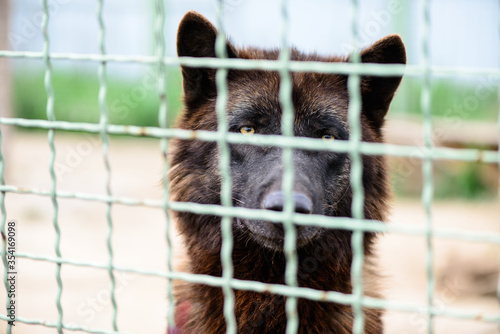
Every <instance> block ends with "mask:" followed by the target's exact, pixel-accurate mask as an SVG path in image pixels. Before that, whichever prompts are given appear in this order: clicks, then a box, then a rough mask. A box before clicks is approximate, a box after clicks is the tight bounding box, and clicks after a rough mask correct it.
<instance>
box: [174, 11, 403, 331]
mask: <svg viewBox="0 0 500 334" xmlns="http://www.w3.org/2000/svg"><path fill="white" fill-rule="evenodd" d="M215 34H216V31H215V28H213V26H212V25H211V24H210V23H209V22H208V21H207V20H206V19H205V18H204V17H203V16H201V15H199V14H198V13H195V12H189V13H188V14H186V16H185V17H184V19H183V21H182V22H181V25H180V27H179V35H178V41H177V46H178V53H179V55H180V56H195V57H214V56H215V51H214V47H213V43H214V40H215ZM227 51H228V56H229V57H230V58H236V57H238V58H244V59H271V60H272V59H277V58H278V55H279V52H278V51H273V50H271V51H265V50H259V49H253V48H247V49H236V48H234V47H233V46H232V45H231V44H228V45H227ZM361 56H362V61H363V62H370V63H405V61H406V58H405V52H404V46H403V44H402V42H401V40H400V38H399V37H398V36H395V35H392V36H388V37H386V38H385V39H382V40H381V41H379V42H377V43H376V44H375V45H374V46H372V47H370V48H368V49H366V50H364V51H363V52H362V53H361ZM291 58H292V59H293V60H297V61H306V60H307V61H322V62H339V61H346V59H345V58H340V57H330V58H327V57H320V56H318V55H305V54H302V53H300V52H298V51H297V50H292V53H291ZM182 69H183V77H184V93H185V105H186V108H185V111H184V113H183V114H182V115H181V117H180V119H179V123H178V125H179V127H180V128H183V129H190V130H209V131H216V130H217V120H216V115H215V99H216V88H215V82H214V78H215V70H213V69H200V68H192V67H187V66H186V67H183V68H182ZM400 80H401V77H389V78H387V77H386V78H382V77H366V76H365V77H363V79H362V87H361V90H362V96H363V110H362V117H361V126H362V138H363V140H364V141H367V142H382V140H383V136H382V132H381V127H382V126H383V117H384V116H385V114H386V112H387V109H388V107H389V104H390V102H391V100H392V97H393V94H394V92H395V90H396V88H397V86H398V85H399V82H400ZM292 81H293V90H292V91H293V93H292V100H293V104H294V110H295V117H296V119H295V124H296V125H295V132H296V135H297V136H309V135H308V133H307V131H308V130H307V129H308V128H307V126H306V125H304V124H308V122H312V123H314V122H315V120H317V119H319V120H321V117H322V116H321V115H322V113H324V111H325V110H327V111H329V112H333V113H334V114H335V117H336V122H338V123H339V124H340V125H341V126H344V127H345V128H346V129H347V128H348V127H347V108H348V103H349V99H348V92H347V78H346V76H342V75H332V74H317V73H293V74H292ZM279 84H280V78H279V75H278V73H276V72H266V71H259V70H249V71H236V70H231V71H230V72H229V75H228V89H229V96H230V98H229V103H228V106H227V109H228V110H229V117H237V112H236V111H235V112H234V114H232V112H231V110H239V109H241V108H242V106H245V107H253V108H256V107H262V106H265V110H264V111H263V112H262V113H261V115H263V116H262V117H264V118H265V119H266V121H267V120H268V118H269V119H271V120H274V119H276V117H278V120H279V115H280V114H281V106H280V102H279ZM271 113H272V114H271ZM276 115H278V116H276ZM277 128H278V130H277V131H279V124H278V125H277ZM263 134H265V133H263ZM270 134H275V133H270ZM248 150H250V149H248ZM251 150H253V151H249V152H257V153H258V154H268V153H269V152H271V151H270V150H269V149H267V148H259V147H253V148H252V149H251ZM266 150H267V151H266ZM244 152H247V151H244ZM278 153H279V152H278ZM300 154H303V155H304V156H307V155H308V154H309V155H310V154H312V153H310V152H300ZM334 157H336V159H338V161H340V162H342V163H343V165H342V168H344V169H345V170H346V172H345V173H343V174H340V175H339V176H338V177H336V182H337V183H338V184H337V186H336V187H334V188H335V189H337V188H338V189H340V190H338V191H341V193H336V191H337V190H335V189H333V190H332V189H327V190H325V194H321V196H320V198H322V200H321V203H320V204H321V205H320V206H321V208H320V209H318V210H322V211H321V212H320V214H326V215H335V216H341V217H351V200H352V191H351V189H350V187H349V167H350V162H349V158H348V156H347V155H340V154H339V155H335V156H334ZM318 159H319V158H318ZM218 160H219V159H218V149H217V145H216V144H215V143H213V142H203V141H185V140H176V141H175V142H174V150H173V152H172V170H171V173H170V178H171V187H172V196H173V200H175V201H181V202H194V203H204V204H220V187H221V183H220V175H219V166H218V163H219V161H218ZM340 162H339V164H340ZM319 173H322V171H319ZM240 174H241V172H238V170H237V169H236V168H234V171H233V173H232V178H233V192H234V193H235V194H238V193H242V189H240V188H241V187H242V186H243V185H244V184H245V183H244V181H241V182H240V181H239V180H240V179H244V178H245V177H246V176H244V175H240ZM363 184H364V188H365V204H364V216H365V218H367V219H374V220H381V221H383V220H385V218H386V212H387V206H388V200H389V197H390V191H389V187H388V183H387V171H386V166H385V161H384V159H383V157H380V156H363ZM245 191H251V189H248V190H245ZM245 191H243V195H241V196H243V197H242V198H243V199H244V197H245ZM234 196H236V197H238V196H237V195H234ZM238 199H239V200H240V201H241V202H244V200H242V199H241V198H240V197H238ZM238 203H239V202H235V205H236V206H238V205H239V204H238ZM247 206H248V205H247ZM176 219H177V223H178V228H179V231H180V233H181V234H182V236H183V237H184V240H185V247H186V251H187V255H188V263H187V264H186V265H187V270H188V271H189V272H192V273H195V274H205V275H213V276H221V274H222V268H221V261H220V248H221V233H220V217H213V216H200V215H195V214H191V213H186V212H177V213H176ZM351 234H352V233H351V232H350V231H345V230H324V231H323V230H322V231H321V233H320V234H319V236H317V237H315V238H314V240H312V241H310V242H307V243H305V244H304V245H303V246H301V247H298V249H297V253H298V257H299V270H298V281H299V285H300V286H302V287H309V288H313V289H318V290H325V291H326V290H331V291H338V292H342V293H346V294H349V293H351V292H352V289H351V277H350V271H351V261H352V249H351V244H350V242H351ZM233 235H234V240H235V244H234V250H233V263H234V277H235V278H238V279H243V280H253V281H259V282H265V283H275V284H284V283H285V282H284V270H285V262H286V261H285V256H284V254H283V252H282V251H277V250H276V249H270V248H269V247H265V246H263V245H262V244H261V243H260V242H259V240H258V239H256V238H253V237H252V235H251V233H249V231H247V230H245V229H244V228H243V229H242V228H241V226H240V225H238V224H237V223H236V222H235V223H234V226H233ZM374 237H375V235H374V234H373V233H365V235H364V246H365V255H366V263H365V274H364V275H365V277H364V281H365V282H364V289H365V295H369V296H378V293H377V292H376V289H375V288H374V287H375V286H376V282H375V281H374V280H375V278H374V276H375V275H374V270H373V269H371V267H372V265H371V263H370V261H371V258H372V244H373V241H374ZM176 289H177V290H176V295H177V298H178V302H179V303H180V302H186V301H188V302H189V304H190V306H191V308H190V312H189V320H188V322H187V323H186V324H183V328H182V329H181V330H182V333H190V334H191V333H192V334H198V333H224V332H225V321H224V317H223V311H222V308H223V305H224V297H223V293H222V291H221V289H220V288H215V287H209V286H205V285H194V284H179V285H178V286H177V288H176ZM235 295H236V305H235V310H234V311H235V315H236V318H237V321H238V333H285V328H286V315H285V309H284V305H285V298H284V297H283V296H280V295H275V294H270V293H255V292H249V291H235ZM298 312H299V317H300V327H299V333H351V331H352V325H353V312H352V309H351V307H350V306H345V305H339V304H334V303H326V302H314V301H310V300H306V299H299V303H298ZM365 333H370V334H372V333H373V334H375V333H382V322H381V312H380V311H379V310H373V309H365Z"/></svg>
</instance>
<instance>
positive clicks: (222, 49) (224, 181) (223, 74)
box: [215, 0, 237, 334]
mask: <svg viewBox="0 0 500 334" xmlns="http://www.w3.org/2000/svg"><path fill="white" fill-rule="evenodd" d="M222 9H223V2H222V1H221V0H219V1H217V23H218V26H219V30H218V33H217V38H216V43H215V54H216V56H217V57H218V58H222V59H225V58H227V48H226V43H227V42H226V37H225V34H224V25H223V20H222V12H223V11H222ZM227 74H228V70H227V69H224V68H221V69H218V70H217V73H216V87H217V101H216V106H215V110H216V113H217V135H218V140H217V146H218V148H219V153H220V157H219V170H220V174H221V191H220V199H221V205H222V207H225V208H231V206H232V201H233V200H232V198H233V196H232V188H233V187H232V181H231V174H230V151H229V144H228V141H227V139H226V137H227V134H228V132H229V131H228V129H229V124H228V122H227V117H226V106H227V101H228V87H227ZM232 221H233V217H231V216H224V217H222V220H221V232H222V246H221V251H220V256H221V264H222V279H223V281H224V283H225V284H224V285H223V286H222V292H223V293H224V308H223V312H224V319H225V320H226V333H230V334H236V331H237V327H236V317H235V315H234V304H235V297H234V291H233V289H232V287H231V285H230V281H231V279H232V278H233V274H234V267H233V258H232V254H233V245H234V240H233V231H232Z"/></svg>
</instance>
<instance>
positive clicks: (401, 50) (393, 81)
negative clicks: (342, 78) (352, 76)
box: [361, 35, 406, 128]
mask: <svg viewBox="0 0 500 334" xmlns="http://www.w3.org/2000/svg"><path fill="white" fill-rule="evenodd" d="M361 61H362V62H363V63H379V64H406V51H405V46H404V44H403V41H402V40H401V37H399V35H389V36H386V37H384V38H382V39H380V40H378V41H377V42H375V43H374V44H373V45H372V46H370V47H368V48H366V49H364V50H363V51H362V52H361ZM401 79H402V76H391V77H387V76H385V77H381V76H363V77H362V81H361V94H362V96H363V114H364V115H365V116H366V117H367V118H368V120H370V122H371V123H372V125H373V126H374V127H375V128H380V127H381V126H382V125H383V122H384V116H385V115H386V114H387V111H388V109H389V105H390V104H391V101H392V98H393V97H394V93H395V92H396V89H397V88H398V86H399V83H400V82H401Z"/></svg>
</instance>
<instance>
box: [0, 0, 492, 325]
mask: <svg viewBox="0 0 500 334" xmlns="http://www.w3.org/2000/svg"><path fill="white" fill-rule="evenodd" d="M153 1H154V5H155V8H156V15H155V26H154V36H155V38H154V40H155V56H153V57H131V56H123V55H110V54H107V53H106V49H105V38H106V28H105V22H104V18H103V7H104V5H105V3H104V0H97V10H96V20H97V21H98V24H99V36H98V38H97V43H98V45H99V50H100V53H99V54H95V55H87V54H86V55H83V54H58V53H51V50H50V36H49V33H48V27H49V25H50V15H49V4H48V0H43V1H42V4H41V5H42V7H43V13H44V16H43V20H42V26H41V28H42V31H43V37H44V46H43V51H42V52H16V51H8V50H0V57H5V58H31V59H39V60H41V61H43V62H44V64H45V81H44V86H45V90H46V94H47V106H46V113H47V119H46V120H28V119H20V118H6V117H1V118H0V124H1V125H4V126H18V127H23V128H36V129H45V130H47V131H48V144H49V147H50V150H51V158H50V163H49V168H48V172H49V174H50V177H51V187H50V189H24V188H20V187H17V186H16V185H10V184H6V183H5V180H4V171H5V167H6V163H7V162H6V161H5V160H4V156H3V154H2V151H1V150H0V209H1V218H0V219H1V221H0V228H1V230H2V232H3V234H4V235H6V220H7V215H8V208H6V206H5V196H6V194H7V193H16V194H36V195H40V196H46V197H49V198H51V200H52V205H53V227H54V230H55V234H56V241H55V244H54V247H55V254H56V256H55V257H48V256H43V255H40V254H31V253H18V254H17V256H18V257H20V258H26V259H31V260H35V261H45V262H50V263H54V264H56V265H57V269H56V273H55V279H56V281H57V285H58V289H57V295H56V296H55V299H54V303H55V304H56V306H57V310H58V318H57V321H55V322H48V321H46V320H44V319H28V318H24V317H21V316H18V317H17V318H16V321H18V322H21V323H26V324H33V325H39V326H45V327H51V328H55V329H56V330H57V332H58V333H63V329H64V330H68V331H82V332H86V333H102V334H112V333H113V334H117V333H125V332H122V331H120V329H119V328H118V318H119V315H120V313H119V308H118V305H117V302H116V300H115V293H114V291H115V273H116V272H129V273H136V274H140V275H145V276H154V277H161V278H164V279H166V280H168V284H167V292H166V295H167V297H168V300H169V304H168V305H169V307H168V317H167V319H168V323H169V324H174V300H173V292H172V281H173V280H182V281H186V282H191V283H201V284H206V285H210V286H215V287H221V288H222V290H223V293H224V297H225V298H224V301H225V302H224V317H225V320H226V325H227V333H232V334H235V333H236V332H237V326H236V325H237V324H236V319H235V315H234V290H235V289H239V290H249V291H256V292H264V291H266V292H271V293H275V294H279V295H282V296H285V297H287V298H286V299H287V302H286V314H287V331H286V332H287V334H293V333H297V331H298V325H299V320H298V316H297V314H298V312H297V301H298V298H305V299H310V300H315V301H328V302H334V303H339V304H345V305H351V306H352V308H353V312H354V314H355V322H354V329H353V331H354V333H358V334H359V333H363V326H364V319H363V307H372V308H380V309H390V310H398V311H405V312H419V313H420V312H422V310H423V312H425V313H426V314H427V315H428V317H429V321H428V328H427V332H428V333H433V321H432V319H433V317H435V316H447V317H454V318H460V319H478V318H481V319H482V320H483V321H486V322H497V323H498V322H500V314H483V313H480V312H479V311H475V310H461V309H454V308H451V307H447V308H441V307H436V306H435V305H433V298H434V274H433V270H432V260H433V248H432V240H433V238H434V237H436V236H439V237H444V238H453V239H459V240H468V241H476V242H488V243H494V244H500V234H491V233H481V232H464V231H460V230H452V229H442V228H441V229H438V228H434V227H433V226H432V215H431V205H432V201H433V179H432V168H433V162H434V161H435V160H437V159H446V160H459V161H481V162H484V163H489V164H499V165H500V154H499V152H498V151H485V150H478V149H451V148H436V147H433V145H432V117H431V112H432V110H431V100H430V98H431V90H430V86H431V76H432V74H433V73H440V74H448V75H449V74H463V75H472V76H481V75H486V74H488V75H492V76H494V77H495V78H498V79H500V70H499V69H488V70H484V69H463V68H444V67H439V68H433V67H431V66H430V63H429V54H430V50H429V28H430V3H431V1H430V0H425V1H424V5H423V7H422V8H423V9H422V10H423V12H422V21H423V28H422V34H421V38H422V40H421V47H422V50H421V51H422V56H423V58H422V59H423V65H421V66H408V68H407V69H406V74H405V75H411V76H418V77H421V78H422V80H423V83H424V85H423V87H424V88H423V90H422V95H421V104H422V107H423V110H424V119H425V123H424V124H425V126H424V138H425V154H424V155H422V156H421V157H419V158H420V159H421V160H423V168H422V173H423V176H424V187H423V191H422V204H423V206H424V208H425V212H426V217H427V224H426V226H425V228H418V227H414V226H401V225H398V226H390V225H386V224H384V223H383V222H377V221H369V220H365V219H363V218H364V217H363V203H364V190H363V185H362V160H361V155H380V154H384V155H389V156H399V157H401V156H406V157H410V156H411V157H414V156H413V153H412V150H413V149H414V148H415V147H412V146H396V145H387V144H372V143H364V142H361V127H360V122H359V119H360V113H361V93H360V79H361V75H369V74H371V75H383V76H391V75H398V74H403V72H404V71H405V69H404V66H401V65H380V64H378V65H374V64H369V65H366V64H361V63H360V57H359V55H358V53H356V52H353V53H352V55H351V58H350V59H351V60H352V61H351V63H335V64H328V63H319V62H318V63H317V62H294V61H291V60H290V53H289V41H288V39H287V38H288V37H287V36H288V26H289V15H288V12H287V9H288V1H287V0H281V2H280V4H281V22H282V26H281V28H282V34H281V46H282V51H281V53H280V57H279V60H277V61H263V60H241V59H227V54H226V48H225V43H226V42H225V31H224V27H223V25H222V22H223V20H222V16H223V10H222V8H223V1H221V0H218V2H217V3H218V10H217V14H218V20H217V22H218V26H219V35H218V36H217V42H216V55H217V58H215V59H194V58H181V59H178V58H173V57H166V56H165V46H166V45H165V36H164V27H165V22H166V11H165V4H164V1H163V0H153ZM351 5H352V27H351V28H352V36H353V37H352V38H353V45H358V43H357V41H358V39H359V32H358V26H359V25H358V20H359V1H358V0H351ZM499 35H500V25H499ZM60 59H66V60H72V61H94V62H100V65H99V68H98V73H97V76H98V79H99V94H98V100H99V106H100V111H101V116H100V121H99V124H91V123H76V122H75V123H69V122H62V121H57V120H56V119H55V113H54V103H55V101H56V100H57V96H55V95H54V91H53V87H52V62H53V61H56V60H60ZM110 62H129V63H145V64H156V65H157V68H158V73H159V76H158V77H159V79H158V97H159V100H160V108H159V113H158V115H159V116H158V117H159V124H160V126H159V127H135V126H119V125H113V124H109V123H108V112H107V104H106V96H107V84H106V68H107V64H108V63H110ZM179 64H183V65H186V66H194V67H214V68H217V69H218V70H217V78H216V84H217V91H218V96H217V106H216V111H217V117H218V130H217V131H216V132H207V131H187V130H180V129H171V128H169V126H170V124H168V123H167V113H168V110H167V98H166V96H167V94H168V92H167V91H166V68H167V67H168V66H178V65H179ZM231 68H235V69H264V70H275V71H278V72H279V74H280V77H281V85H280V102H281V104H282V109H283V119H282V133H283V136H259V135H254V136H251V137H248V136H242V135H239V134H231V133H228V124H227V120H226V117H225V114H226V104H227V100H228V88H227V74H228V69H231ZM292 72H325V73H342V74H348V75H349V84H348V90H349V96H350V103H349V126H350V133H351V136H350V138H349V140H348V141H346V142H340V141H335V142H333V143H325V142H323V141H322V140H321V139H311V138H296V137H293V103H292V83H291V73H292ZM499 96H500V90H499ZM499 119H500V110H499ZM57 130H65V131H81V132H87V133H97V134H100V136H101V138H102V142H103V148H102V154H103V160H104V164H105V168H106V195H104V196H103V195H96V194H88V193H87V194H85V193H68V192H63V191H58V190H57V178H56V174H55V171H54V161H55V157H56V154H57V152H56V150H55V145H54V138H55V132H56V131H57ZM499 132H500V122H499ZM110 134H122V135H129V136H148V137H153V138H161V139H162V141H161V151H162V153H163V156H164V158H165V160H164V169H163V186H164V196H163V198H162V200H161V201H157V200H151V199H136V198H123V197H116V196H113V194H112V192H111V189H110V177H111V174H112V170H111V169H110V165H109V161H108V150H109V141H108V137H109V135H110ZM171 138H184V139H192V138H196V140H204V141H212V142H216V143H217V145H218V147H219V149H220V152H221V157H220V164H219V166H220V173H221V176H222V189H221V204H222V205H221V206H215V205H201V204H194V203H178V202H173V201H170V200H169V184H168V177H167V173H168V170H169V160H168V155H167V147H168V141H169V140H170V139H171ZM2 140H3V138H2V135H1V133H0V147H1V144H2ZM232 143H246V144H252V145H257V146H273V147H276V146H277V147H282V148H284V150H283V165H284V166H285V169H284V176H283V191H284V192H285V194H287V195H286V198H285V205H284V210H283V212H269V211H265V210H250V209H243V208H234V207H232V205H231V203H232V201H231V197H232V196H231V177H230V174H229V161H230V156H229V144H232ZM293 149H309V150H329V151H336V152H344V153H348V154H349V155H350V157H351V160H352V170H351V171H352V172H351V181H350V182H351V187H352V189H353V203H352V212H353V218H340V217H326V216H313V217H308V216H304V215H295V214H294V210H293V206H294V205H293V197H292V194H291V190H292V187H293V175H294V173H293V164H292V163H291V162H292V151H293ZM58 198H71V199H80V200H86V201H94V202H103V203H106V204H107V213H106V218H107V223H108V235H107V239H106V242H107V251H108V261H107V262H103V263H91V262H82V261H76V260H73V259H69V258H66V257H64V256H63V254H62V253H61V251H60V240H61V234H60V229H59V224H58ZM113 204H124V205H131V206H147V207H158V208H162V209H163V210H164V212H165V241H166V246H167V263H166V270H165V271H164V272H156V271H148V270H144V269H141V268H130V267H120V266H116V265H114V263H113V248H112V246H111V238H112V235H113V231H114V228H113V220H112V218H111V207H112V205H113ZM170 210H174V211H185V212H193V213H197V214H211V215H216V216H219V217H221V232H222V238H223V239H222V240H223V243H222V250H221V261H222V267H223V274H222V277H212V276H206V275H194V274H189V273H184V272H178V271H174V269H173V264H172V236H171V235H170V232H169V230H170V229H169V225H170V223H171V220H170V214H169V211H170ZM235 217H245V218H250V219H262V220H266V221H272V222H283V223H284V230H285V244H284V248H285V254H286V264H287V266H286V285H277V284H264V283H260V282H253V281H245V280H238V279H234V278H233V263H232V258H231V254H232V248H233V236H232V231H231V223H232V220H233V218H235ZM294 225H304V226H307V225H316V226H322V227H329V228H337V229H345V230H352V231H353V234H352V239H351V243H352V248H353V255H354V256H353V263H352V272H351V273H352V286H353V292H352V294H342V293H339V292H335V291H320V290H314V289H310V288H300V287H298V284H297V270H298V259H297V254H296V248H295V244H296V238H297V236H296V230H295V226H294ZM367 231H373V232H389V233H400V234H408V235H421V236H424V237H425V238H426V242H427V247H428V250H427V257H426V260H427V279H428V291H427V305H420V304H412V303H407V302H400V301H393V300H383V299H377V298H371V297H366V296H364V295H363V281H362V269H363V254H364V250H363V234H364V232H367ZM1 255H2V259H3V263H4V265H5V266H6V263H7V262H6V261H7V253H6V247H5V245H4V247H2V250H1ZM63 265H64V266H65V265H72V266H80V267H86V268H97V269H102V270H105V271H107V272H108V274H109V279H110V283H111V293H110V300H111V303H112V307H113V313H112V319H110V321H111V327H112V330H105V329H99V328H87V327H85V326H79V325H71V324H68V323H65V322H64V313H63V307H62V305H61V297H62V295H63V294H64V289H63V281H62V279H61V268H62V266H63ZM3 280H4V284H5V288H6V289H7V290H8V282H7V267H5V271H4V278H3ZM499 286H500V282H499ZM499 299H500V295H499ZM9 302H10V300H9V298H7V300H6V305H9ZM0 319H1V320H3V321H5V322H7V321H8V320H9V319H8V315H7V314H3V313H1V314H0ZM6 328H7V333H8V334H10V333H12V326H10V325H8V324H6Z"/></svg>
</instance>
